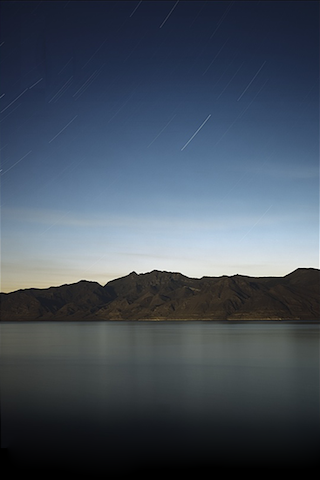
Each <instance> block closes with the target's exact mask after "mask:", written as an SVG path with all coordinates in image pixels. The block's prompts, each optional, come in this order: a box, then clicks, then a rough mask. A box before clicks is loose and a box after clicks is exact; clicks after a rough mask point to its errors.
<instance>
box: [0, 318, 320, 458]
mask: <svg viewBox="0 0 320 480" xmlns="http://www.w3.org/2000/svg"><path fill="white" fill-rule="evenodd" d="M1 334H2V362H1V363H2V365H1V377H2V411H3V438H4V439H5V441H6V442H7V443H10V442H11V444H14V445H15V446H16V450H17V448H18V449H19V450H20V454H21V455H22V454H23V453H26V452H28V453H27V455H28V458H29V459H30V457H31V456H32V455H34V452H36V451H37V449H39V448H40V447H42V448H41V450H42V457H43V458H47V457H50V456H52V455H53V452H59V455H57V453H55V458H56V461H57V459H58V458H63V461H64V462H66V461H69V462H70V464H73V465H75V464H76V463H77V462H79V461H81V462H83V461H84V460H85V458H87V459H88V458H90V461H92V458H93V457H94V459H95V460H94V462H96V463H95V464H97V463H99V464H100V463H101V461H102V459H103V461H105V460H106V458H107V459H108V462H111V463H112V462H113V463H118V462H120V463H121V465H123V461H121V460H120V459H121V458H125V459H126V460H125V464H127V465H129V466H130V465H142V464H143V465H145V464H148V462H149V463H150V462H151V463H152V462H158V463H159V462H160V463H161V462H162V463H163V462H165V461H168V462H169V463H170V462H177V463H179V462H180V464H182V463H184V462H186V464H189V463H192V462H193V463H197V464H204V463H206V462H207V463H210V464H214V465H226V464H227V465H229V466H230V464H232V463H234V464H237V465H240V464H246V463H248V462H249V463H250V465H251V466H252V465H253V464H254V463H256V464H257V465H258V464H259V462H260V463H261V462H271V460H272V461H273V462H276V463H278V464H279V463H280V462H281V461H282V462H287V463H288V462H289V461H290V462H291V463H292V462H293V463H295V464H298V463H299V462H300V463H301V464H304V463H306V462H307V461H308V462H309V464H310V462H311V461H312V456H313V452H314V449H315V446H316V448H317V447H318V445H319V432H320V427H319V325H299V324H296V325H290V324H263V323H260V324H254V323H251V324H242V323H239V324H227V323H211V322H186V323H182V322H170V323H165V322H161V323H155V322H143V323H142V322H141V323H136V322H133V323H130V322H123V323H122V322H121V323H117V322H110V323H94V324H92V323H59V324H55V323H46V324H38V323H33V324H25V323H23V324H2V325H1ZM27 447H28V448H27ZM80 452H82V454H81V453H80ZM123 456H124V457H123ZM88 462H89V460H88ZM188 462H189V463H188ZM90 465H91V464H90Z"/></svg>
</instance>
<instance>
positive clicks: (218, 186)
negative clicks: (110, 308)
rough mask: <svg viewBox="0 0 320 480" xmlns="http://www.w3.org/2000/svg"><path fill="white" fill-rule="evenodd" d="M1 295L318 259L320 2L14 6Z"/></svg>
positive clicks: (5, 38) (0, 120)
mask: <svg viewBox="0 0 320 480" xmlns="http://www.w3.org/2000/svg"><path fill="white" fill-rule="evenodd" d="M0 14H1V25H0V26H1V30H0V31H1V38H0V62H1V63H0V68H1V70H0V72H1V75H0V130H1V139H0V141H1V144H0V148H1V151H0V155H1V157H0V162H1V163H0V169H1V172H0V181H1V291H2V292H9V291H13V290H17V289H20V288H29V287H38V288H45V287H49V286H52V285H61V284H65V283H73V282H77V281H79V280H81V279H86V280H94V281H98V282H99V283H100V284H102V285H104V284H105V283H107V282H108V281H109V280H111V279H113V278H117V277H121V276H124V275H127V274H128V273H130V272H131V271H136V272H137V273H144V272H148V271H151V270H154V269H157V270H166V271H174V272H181V273H183V274H184V275H187V276H189V277H202V276H204V275H208V276H220V275H233V274H243V275H252V276H269V275H274V276H278V275H285V274H287V273H289V272H291V271H292V270H294V269H296V268H298V267H315V268H319V3H318V2H313V1H312V2H309V1H300V2H299V1H293V2H290V1H284V2H282V1H277V2H271V1H270V2H268V1H260V2H258V1H257V2H254V1H253V2H241V1H237V2H229V1H223V2H216V1H211V2H209V1H199V0H198V1H194V2H192V1H178V2H175V1H172V2H171V1H158V2H155V1H152V2H149V1H142V2H133V1H127V2H124V1H107V2H100V1H99V2H95V1H90V2H77V1H69V2H56V1H55V2H49V1H48V2H28V1H23V2H18V1H16V2H2V3H1V12H0Z"/></svg>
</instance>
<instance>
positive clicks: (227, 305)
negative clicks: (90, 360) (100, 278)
mask: <svg viewBox="0 0 320 480" xmlns="http://www.w3.org/2000/svg"><path fill="white" fill-rule="evenodd" d="M319 293H320V270H319V269H316V268H303V267H301V268H297V269H296V270H294V271H292V272H290V273H288V274H287V275H285V276H283V277H272V276H270V277H251V276H247V275H239V274H235V275H232V276H227V275H223V276H220V277H209V276H204V277H201V278H190V277H187V276H185V275H183V274H181V273H179V272H167V271H160V270H152V271H151V272H147V273H141V274H137V273H136V272H134V271H133V272H131V273H129V274H128V275H126V276H124V277H120V278H116V279H113V280H111V281H109V282H107V283H106V284H105V285H104V286H102V285H100V284H99V283H98V282H94V281H88V280H80V281H78V282H76V283H71V284H63V285H60V286H56V287H48V288H45V289H39V288H38V289H37V288H27V289H20V290H16V291H14V292H10V293H0V319H1V321H23V320H28V321H34V320H39V321H54V320H67V321H71V320H75V321H76V320H88V321H91V320H310V321H318V320H319V319H320V305H319Z"/></svg>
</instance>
